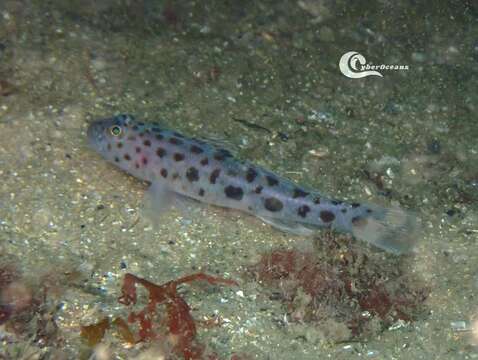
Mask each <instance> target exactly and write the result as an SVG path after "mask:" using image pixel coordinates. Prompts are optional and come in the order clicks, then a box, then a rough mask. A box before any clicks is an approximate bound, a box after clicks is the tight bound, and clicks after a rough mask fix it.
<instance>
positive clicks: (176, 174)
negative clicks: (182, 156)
mask: <svg viewBox="0 0 478 360" xmlns="http://www.w3.org/2000/svg"><path fill="white" fill-rule="evenodd" d="M176 179H179V174H178V173H177V172H175V173H174V174H173V180H176Z"/></svg>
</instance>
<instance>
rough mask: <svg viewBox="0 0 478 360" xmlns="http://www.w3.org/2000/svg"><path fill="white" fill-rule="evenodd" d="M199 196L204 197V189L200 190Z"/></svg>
mask: <svg viewBox="0 0 478 360" xmlns="http://www.w3.org/2000/svg"><path fill="white" fill-rule="evenodd" d="M198 194H199V196H204V189H202V188H201V189H199V193H198Z"/></svg>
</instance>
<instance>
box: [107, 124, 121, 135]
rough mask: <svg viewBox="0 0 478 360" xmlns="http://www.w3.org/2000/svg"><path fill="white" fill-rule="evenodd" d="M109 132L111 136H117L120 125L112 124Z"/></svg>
mask: <svg viewBox="0 0 478 360" xmlns="http://www.w3.org/2000/svg"><path fill="white" fill-rule="evenodd" d="M110 133H111V135H113V136H119V135H120V134H121V127H119V126H118V125H113V126H112V127H110Z"/></svg>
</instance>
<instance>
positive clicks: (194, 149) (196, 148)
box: [191, 145, 204, 154]
mask: <svg viewBox="0 0 478 360" xmlns="http://www.w3.org/2000/svg"><path fill="white" fill-rule="evenodd" d="M191 152H192V153H193V154H201V153H202V152H204V150H203V149H202V148H200V147H199V146H197V145H191Z"/></svg>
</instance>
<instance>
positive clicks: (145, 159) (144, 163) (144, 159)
mask: <svg viewBox="0 0 478 360" xmlns="http://www.w3.org/2000/svg"><path fill="white" fill-rule="evenodd" d="M147 164H148V159H147V158H145V157H144V158H143V165H147Z"/></svg>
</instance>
